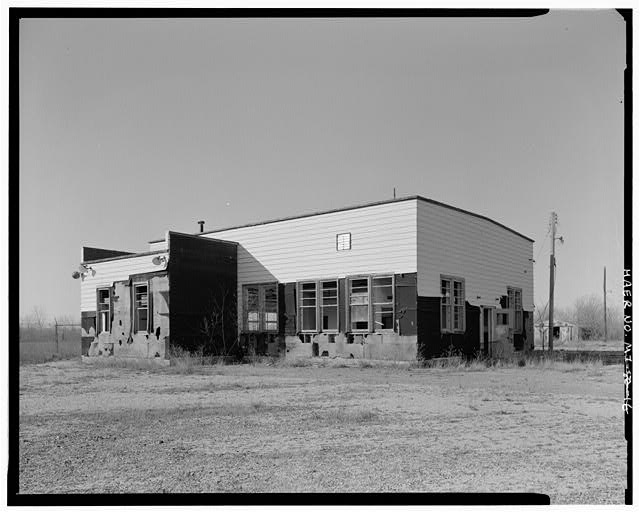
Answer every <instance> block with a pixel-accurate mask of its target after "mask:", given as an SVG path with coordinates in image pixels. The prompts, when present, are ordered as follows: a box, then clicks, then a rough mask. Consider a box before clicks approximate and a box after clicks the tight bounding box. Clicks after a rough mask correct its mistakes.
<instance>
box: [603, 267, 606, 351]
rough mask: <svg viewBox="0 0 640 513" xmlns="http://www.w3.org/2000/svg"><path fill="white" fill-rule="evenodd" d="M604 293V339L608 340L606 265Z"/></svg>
mask: <svg viewBox="0 0 640 513" xmlns="http://www.w3.org/2000/svg"><path fill="white" fill-rule="evenodd" d="M602 293H603V294H604V341H605V342H606V341H607V266H605V267H604V284H603V286H602Z"/></svg>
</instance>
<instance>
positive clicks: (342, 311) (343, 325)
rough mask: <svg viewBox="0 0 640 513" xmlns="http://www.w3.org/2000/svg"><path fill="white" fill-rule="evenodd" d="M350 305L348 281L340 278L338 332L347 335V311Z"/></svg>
mask: <svg viewBox="0 0 640 513" xmlns="http://www.w3.org/2000/svg"><path fill="white" fill-rule="evenodd" d="M348 304H349V296H348V295H347V279H346V278H340V279H339V280H338V331H339V332H340V333H345V332H346V331H347V309H348V308H349V307H348Z"/></svg>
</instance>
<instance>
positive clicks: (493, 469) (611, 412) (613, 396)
mask: <svg viewBox="0 0 640 513" xmlns="http://www.w3.org/2000/svg"><path fill="white" fill-rule="evenodd" d="M108 361H109V360H107V359H105V363H104V364H101V365H103V366H95V365H83V364H81V363H80V362H74V361H63V362H53V363H49V364H44V365H27V366H23V367H21V368H20V424H19V429H20V438H19V458H20V460H19V479H20V491H21V492H22V493H136V492H149V493H158V492H162V491H167V492H175V493H182V492H187V493H188V492H190V493H198V492H416V491H434V492H505V491H507V492H509V491H514V492H515V491H521V492H522V491H525V492H526V491H532V492H542V493H547V494H549V495H550V497H551V500H552V502H554V503H592V504H595V503H622V502H623V487H624V482H625V472H626V466H625V457H626V456H625V455H626V452H625V451H626V447H625V443H624V433H623V424H622V422H621V418H622V407H621V405H622V390H623V387H622V386H621V379H622V378H621V372H620V367H619V366H602V365H600V366H598V364H597V363H594V364H589V363H586V364H577V363H567V362H555V361H542V360H540V361H535V362H534V361H532V362H527V365H525V366H524V367H518V363H517V362H515V363H512V364H510V365H506V364H505V365H502V366H501V365H491V366H486V362H480V361H472V362H470V363H469V365H465V364H461V363H458V364H456V365H455V366H454V365H453V362H450V363H451V364H452V365H451V366H449V367H446V366H440V367H438V368H428V367H424V366H422V365H419V364H418V363H417V362H412V363H411V364H404V365H403V366H402V368H401V369H400V368H396V367H394V363H393V362H388V364H387V365H383V364H378V363H376V362H371V361H369V362H368V363H369V364H370V366H369V365H366V366H361V365H360V363H359V362H358V361H357V360H349V361H348V362H347V364H348V365H349V367H348V368H347V367H343V366H341V365H342V364H343V363H344V362H341V361H340V360H339V359H335V360H334V359H327V358H324V359H321V358H318V359H311V363H312V364H311V365H309V366H306V365H305V366H303V367H297V366H286V365H281V361H277V362H271V363H269V362H268V361H264V362H262V363H259V364H256V365H226V366H223V365H212V366H206V365H205V366H203V365H200V367H198V366H197V365H196V364H195V363H194V362H192V361H189V365H190V366H191V368H192V369H195V371H194V372H192V373H190V374H189V373H186V374H179V373H178V374H175V373H173V371H172V367H168V368H161V367H160V368H158V367H155V368H149V369H146V368H140V369H136V368H129V367H117V366H115V365H114V366H109V363H107V362H108ZM529 363H530V364H529ZM185 365H186V364H185ZM198 369H202V372H199V371H198ZM207 369H209V370H208V371H207ZM212 369H213V370H212ZM140 370H142V371H144V372H140ZM577 426H578V427H579V428H577ZM621 483H623V484H622V485H621Z"/></svg>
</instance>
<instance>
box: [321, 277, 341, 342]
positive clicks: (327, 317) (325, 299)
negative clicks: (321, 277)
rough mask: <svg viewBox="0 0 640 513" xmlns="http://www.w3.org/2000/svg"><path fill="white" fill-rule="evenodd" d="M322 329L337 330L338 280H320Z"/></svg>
mask: <svg viewBox="0 0 640 513" xmlns="http://www.w3.org/2000/svg"><path fill="white" fill-rule="evenodd" d="M320 294H321V296H320V297H321V300H322V304H321V308H320V318H321V319H322V331H338V280H329V281H321V282H320Z"/></svg>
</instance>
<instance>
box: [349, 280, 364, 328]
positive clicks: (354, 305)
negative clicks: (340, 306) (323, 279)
mask: <svg viewBox="0 0 640 513" xmlns="http://www.w3.org/2000/svg"><path fill="white" fill-rule="evenodd" d="M349 325H350V328H351V329H350V331H369V278H349Z"/></svg>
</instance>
